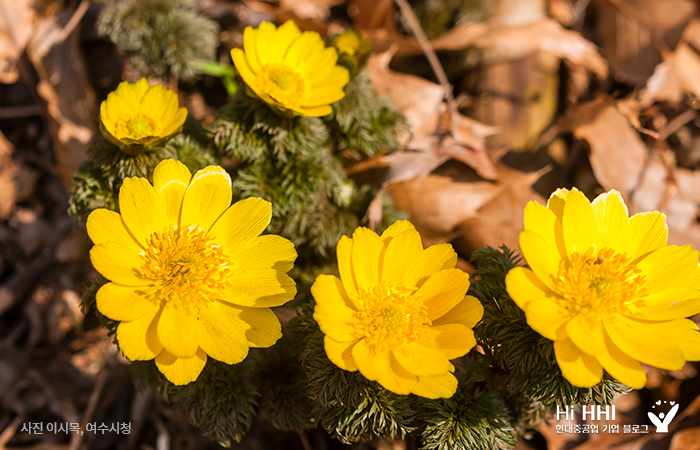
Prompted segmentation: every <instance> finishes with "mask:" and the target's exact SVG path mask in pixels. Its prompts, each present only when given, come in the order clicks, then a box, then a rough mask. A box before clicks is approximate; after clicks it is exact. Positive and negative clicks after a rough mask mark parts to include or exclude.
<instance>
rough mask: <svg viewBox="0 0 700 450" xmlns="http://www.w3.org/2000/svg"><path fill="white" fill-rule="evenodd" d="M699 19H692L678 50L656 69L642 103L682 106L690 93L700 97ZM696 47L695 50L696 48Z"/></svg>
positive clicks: (643, 104)
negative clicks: (663, 103)
mask: <svg viewBox="0 0 700 450" xmlns="http://www.w3.org/2000/svg"><path fill="white" fill-rule="evenodd" d="M698 34H700V19H693V20H692V21H691V22H690V23H689V24H688V26H687V27H686V29H685V31H684V32H683V39H682V40H681V42H680V43H679V44H678V47H676V49H675V50H674V51H673V52H672V53H670V54H669V55H668V56H667V57H666V58H665V59H664V61H663V62H662V63H661V64H659V65H658V66H656V69H655V70H654V74H653V75H652V76H651V78H649V81H648V82H647V85H646V87H645V88H644V90H643V91H642V92H641V93H640V96H639V97H640V103H641V105H642V106H644V107H646V106H649V105H651V104H652V103H654V102H656V101H667V102H671V103H680V102H681V100H683V95H684V94H686V93H688V94H692V95H694V96H695V97H697V98H700V55H698V53H697V50H696V49H697V48H698V47H697V44H698V43H697V42H695V41H696V40H698V37H697V36H698ZM694 46H695V47H694Z"/></svg>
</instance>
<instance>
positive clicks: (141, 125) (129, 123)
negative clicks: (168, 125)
mask: <svg viewBox="0 0 700 450" xmlns="http://www.w3.org/2000/svg"><path fill="white" fill-rule="evenodd" d="M160 134H161V131H160V127H159V126H158V124H157V122H156V121H155V120H154V119H153V118H152V117H151V116H147V115H144V114H140V113H139V114H132V115H130V116H127V117H122V118H120V119H119V120H118V121H117V123H116V125H115V127H114V137H116V138H117V139H123V138H128V139H134V140H137V139H141V138H143V137H147V136H160Z"/></svg>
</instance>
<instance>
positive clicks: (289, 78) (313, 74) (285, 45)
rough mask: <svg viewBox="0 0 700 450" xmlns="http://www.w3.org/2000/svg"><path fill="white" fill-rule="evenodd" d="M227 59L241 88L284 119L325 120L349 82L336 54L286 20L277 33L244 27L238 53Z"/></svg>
mask: <svg viewBox="0 0 700 450" xmlns="http://www.w3.org/2000/svg"><path fill="white" fill-rule="evenodd" d="M231 57H232V58H233V62H234V64H235V65H236V70H238V73H240V74H241V77H243V81H245V83H246V85H248V87H249V88H250V89H251V90H252V91H253V92H254V93H255V94H256V95H257V96H258V97H260V98H261V99H263V100H264V101H265V102H267V103H268V104H270V105H271V106H273V107H274V108H275V109H277V110H279V111H281V112H283V113H286V114H290V113H291V114H293V115H294V114H296V115H300V116H310V117H320V116H326V115H328V114H330V113H331V112H332V111H333V110H332V109H331V106H330V105H331V103H335V102H337V101H338V100H340V99H341V98H343V97H344V96H345V92H343V88H344V87H345V85H346V84H347V83H348V81H349V79H350V77H349V74H348V71H347V69H345V68H344V67H341V66H338V65H336V62H337V60H338V54H337V53H336V50H335V48H333V47H328V48H326V46H325V44H324V43H323V39H321V36H320V35H319V34H318V33H316V32H315V31H305V32H303V33H302V32H301V31H300V30H299V27H298V26H297V25H296V24H295V23H294V22H293V21H291V20H288V21H287V22H285V23H284V24H283V25H282V26H280V27H279V28H275V26H274V25H273V24H271V23H269V22H263V23H261V24H260V26H259V27H258V28H252V27H246V29H245V31H244V32H243V49H240V48H234V49H233V50H231Z"/></svg>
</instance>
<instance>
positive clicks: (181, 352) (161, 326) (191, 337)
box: [158, 303, 206, 358]
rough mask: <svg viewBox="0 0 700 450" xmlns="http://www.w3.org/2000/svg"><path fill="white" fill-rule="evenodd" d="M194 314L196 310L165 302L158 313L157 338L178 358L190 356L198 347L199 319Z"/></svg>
mask: <svg viewBox="0 0 700 450" xmlns="http://www.w3.org/2000/svg"><path fill="white" fill-rule="evenodd" d="M205 307H206V306H203V307H202V308H205ZM194 314H196V312H194V311H185V310H183V309H182V308H175V307H174V306H173V305H172V304H171V303H166V304H165V308H163V312H162V313H161V315H160V320H159V321H158V340H159V341H160V342H161V343H162V344H163V347H165V348H166V350H168V352H170V353H172V354H173V355H175V356H177V357H178V358H191V357H193V356H194V354H195V353H196V352H197V348H199V327H200V320H199V317H198V316H195V315H194Z"/></svg>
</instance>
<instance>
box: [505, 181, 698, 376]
mask: <svg viewBox="0 0 700 450" xmlns="http://www.w3.org/2000/svg"><path fill="white" fill-rule="evenodd" d="M667 239H668V229H667V228H666V223H665V216H664V215H663V214H662V213H660V212H658V211H652V212H646V213H641V214H635V215H634V216H632V217H629V214H628V212H627V207H626V206H625V203H624V201H623V200H622V197H621V196H620V193H619V192H617V191H610V192H608V193H606V194H603V195H600V196H598V197H597V198H596V199H595V200H593V202H592V203H591V202H589V201H588V199H587V198H586V196H585V195H583V193H581V192H580V191H578V190H577V189H573V190H571V191H568V190H566V189H559V190H557V191H556V192H554V193H553V194H552V196H551V197H550V199H549V202H548V203H547V207H544V206H542V205H540V204H539V203H537V202H530V203H529V204H528V205H527V207H526V208H525V231H523V232H522V233H520V247H521V249H522V252H523V255H524V256H525V259H526V261H527V263H528V265H529V268H524V267H516V268H514V269H512V270H511V271H510V272H508V275H507V276H506V287H507V289H508V293H509V294H510V296H511V297H512V298H513V300H514V301H515V303H517V304H518V306H520V308H522V309H523V310H524V311H525V316H526V317H527V322H528V324H529V325H530V326H531V327H532V328H533V329H534V330H535V331H537V332H538V333H540V334H541V335H542V336H544V337H546V338H548V339H551V340H553V341H554V352H555V354H556V359H557V363H558V364H559V367H560V369H561V371H562V374H563V375H564V377H565V378H566V379H567V380H569V382H571V384H573V385H574V386H579V387H591V386H593V385H595V384H597V383H598V382H600V380H601V378H602V376H603V369H605V370H606V371H607V372H608V373H609V374H610V375H612V376H613V377H615V378H616V379H618V380H619V381H621V382H623V383H625V384H626V385H628V386H630V387H632V388H635V389H641V388H642V387H644V385H645V383H646V374H645V372H644V369H643V368H642V365H641V364H640V363H645V364H648V365H651V366H656V367H660V368H662V369H668V370H679V369H681V368H682V367H683V365H684V364H685V362H686V361H697V360H700V333H698V332H697V331H696V330H697V326H696V325H695V323H694V322H693V321H691V320H688V319H685V317H688V316H691V315H693V314H696V313H698V312H700V291H699V290H698V288H700V266H699V265H698V252H697V251H695V250H693V249H692V248H691V247H690V246H689V245H686V246H683V247H678V246H667V245H666V242H667Z"/></svg>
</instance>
